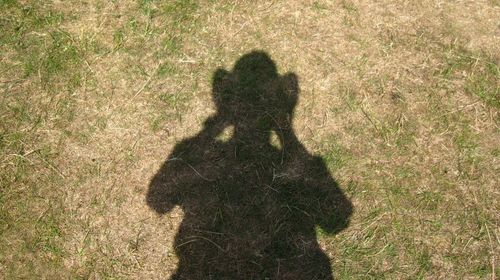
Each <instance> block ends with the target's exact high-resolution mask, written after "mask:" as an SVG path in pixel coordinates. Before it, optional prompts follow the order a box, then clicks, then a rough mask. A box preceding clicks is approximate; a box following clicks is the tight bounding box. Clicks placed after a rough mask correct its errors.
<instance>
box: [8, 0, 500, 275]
mask: <svg viewBox="0 0 500 280" xmlns="http://www.w3.org/2000/svg"><path fill="white" fill-rule="evenodd" d="M499 20H500V2H499V1H498V0H479V1H438V0H423V1H400V0H382V1H368V0H332V1H327V0H317V1H309V0H306V1H299V0H297V1H195V0H169V1H159V0H132V1H130V0H123V1H114V0H109V1H104V0H87V1H74V0H67V1H29V0H26V1H22V0H0V92H1V95H0V278H3V279H34V278H43V279H59V278H71V279H74V278H75V279H80V278H81V279H87V278H91V279H166V278H168V276H170V275H171V274H172V273H173V272H174V271H175V269H176V267H177V265H178V263H179V260H178V257H177V256H176V254H175V249H174V245H173V244H174V237H175V234H176V232H177V230H178V228H179V225H180V223H181V221H182V219H183V217H184V214H185V213H183V211H182V209H181V208H179V207H175V208H174V209H173V210H172V211H170V212H169V213H167V214H165V215H158V214H156V213H155V211H153V210H152V209H151V208H150V207H148V205H147V203H146V195H147V192H148V186H149V184H150V181H151V179H152V178H153V176H154V175H155V174H156V172H157V171H158V169H159V168H160V166H161V165H162V164H163V162H164V161H165V159H166V158H167V157H168V156H169V154H170V152H171V151H172V149H173V148H174V146H176V144H178V143H179V142H180V141H182V140H183V139H186V138H188V137H192V136H193V135H195V134H197V133H198V132H199V131H200V130H201V129H202V127H203V124H204V122H205V120H206V119H207V118H208V117H209V116H211V115H212V114H213V113H214V112H215V105H214V104H213V102H212V84H211V83H212V76H213V75H214V72H215V71H216V70H217V69H218V68H224V69H227V70H228V71H230V70H231V69H232V68H233V66H234V64H235V63H236V61H238V59H239V58H241V57H242V56H243V55H245V54H247V53H249V52H251V51H252V50H261V51H263V52H266V53H267V54H268V55H269V56H270V57H271V58H272V59H273V61H274V62H275V63H276V65H277V67H278V72H279V73H280V74H285V73H287V72H290V73H291V72H293V73H295V75H296V76H297V77H298V84H299V87H300V90H301V92H300V95H299V99H298V103H297V106H296V108H295V119H294V123H293V128H294V130H295V133H296V134H297V137H298V139H299V140H300V142H301V143H302V145H304V146H305V148H306V149H307V151H308V152H309V153H310V154H313V155H316V156H320V157H321V158H322V159H323V160H324V162H325V164H326V166H327V168H328V170H329V172H330V174H331V176H332V177H333V178H334V179H335V181H336V182H337V183H338V184H339V186H340V188H341V189H342V190H343V192H344V193H345V195H346V197H347V198H348V199H349V200H350V201H351V203H352V205H353V213H352V216H351V219H350V224H349V226H348V227H347V228H346V229H344V230H342V231H341V232H339V233H336V234H330V233H328V232H323V231H322V230H321V229H317V232H316V235H317V239H318V242H319V244H320V246H321V249H322V250H323V252H325V253H326V255H327V256H328V257H329V259H330V261H331V267H332V271H333V274H334V276H335V279H385V278H388V279H496V278H498V277H500V180H499V179H498V178H499V177H498V174H500V127H499V125H500V115H499V112H500V111H499V110H500V70H499V64H500V25H499V24H500V22H499Z"/></svg>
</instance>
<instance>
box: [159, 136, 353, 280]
mask: <svg viewBox="0 0 500 280" xmlns="http://www.w3.org/2000/svg"><path fill="white" fill-rule="evenodd" d="M206 130H209V129H208V128H206ZM207 134H208V135H210V134H211V133H207V132H206V131H202V132H201V133H200V134H199V135H197V136H195V137H193V138H191V139H187V140H185V141H183V142H181V143H180V144H178V145H177V146H176V147H175V149H174V151H173V153H172V155H171V157H170V158H169V160H167V161H166V162H165V164H164V165H163V167H162V168H161V170H160V171H159V172H158V173H157V175H156V176H155V178H154V179H153V181H152V183H151V186H150V193H149V201H150V205H152V206H153V208H155V210H156V211H158V212H159V213H165V212H168V211H170V210H171V208H172V207H173V206H175V205H180V206H181V207H182V209H183V211H184V215H185V216H184V219H183V221H182V223H181V226H180V228H179V231H178V233H177V236H176V238H175V250H176V253H177V255H178V257H179V267H178V270H177V272H176V275H175V276H174V277H173V278H172V279H264V278H269V279H331V269H330V262H329V259H328V258H327V257H326V255H325V254H324V253H323V252H322V250H321V249H320V247H319V245H318V243H317V240H316V231H315V226H317V225H319V226H320V227H322V228H324V229H325V230H326V231H327V232H331V233H334V232H337V231H339V230H341V229H343V228H344V227H345V226H346V223H347V221H346V220H347V217H348V215H349V214H350V207H351V206H350V204H349V202H348V201H347V200H346V199H345V197H344V196H343V194H342V192H341V191H340V189H339V188H338V186H337V184H336V183H335V182H334V181H333V180H332V179H331V177H330V175H329V173H328V171H327V169H326V168H325V165H324V163H323V161H322V160H321V158H318V157H314V156H311V155H309V154H308V152H307V151H306V150H305V149H304V147H303V146H302V145H300V143H298V141H288V145H289V146H292V145H293V146H292V147H288V148H289V149H287V151H293V153H289V152H284V150H282V149H278V148H276V147H274V146H273V145H271V144H270V143H269V142H262V143H258V142H257V143H253V144H251V145H242V144H240V142H247V141H239V139H237V138H233V139H231V140H229V141H227V142H222V141H219V140H215V139H213V138H210V137H208V139H206V138H207V137H206V136H205V135H207ZM293 142H295V143H294V144H292V145H290V143H293ZM247 143H248V142H247Z"/></svg>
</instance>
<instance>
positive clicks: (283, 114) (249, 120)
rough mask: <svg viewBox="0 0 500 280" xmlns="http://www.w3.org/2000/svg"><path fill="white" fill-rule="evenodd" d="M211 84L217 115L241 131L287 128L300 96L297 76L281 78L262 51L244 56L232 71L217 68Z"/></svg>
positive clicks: (273, 64) (286, 75)
mask: <svg viewBox="0 0 500 280" xmlns="http://www.w3.org/2000/svg"><path fill="white" fill-rule="evenodd" d="M212 85H213V91H212V94H213V101H214V103H215V105H216V108H217V114H218V115H219V117H221V118H223V119H225V120H226V121H228V122H229V123H230V125H234V126H235V127H237V128H241V129H244V128H247V129H260V130H272V129H277V127H276V126H278V127H286V126H288V125H289V124H290V122H291V119H292V115H293V110H294V108H295V105H296V103H297V99H298V94H299V89H298V80H297V77H296V76H295V75H294V74H285V75H283V76H282V75H279V74H278V71H277V67H276V64H275V63H274V62H273V61H272V59H271V58H270V57H269V56H268V55H267V54H266V53H265V52H262V51H253V52H250V53H248V54H246V55H244V56H242V57H241V58H240V59H239V60H238V61H237V62H236V64H235V66H234V67H233V69H232V71H227V70H224V69H218V70H217V71H216V72H215V73H214V76H213V81H212Z"/></svg>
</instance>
